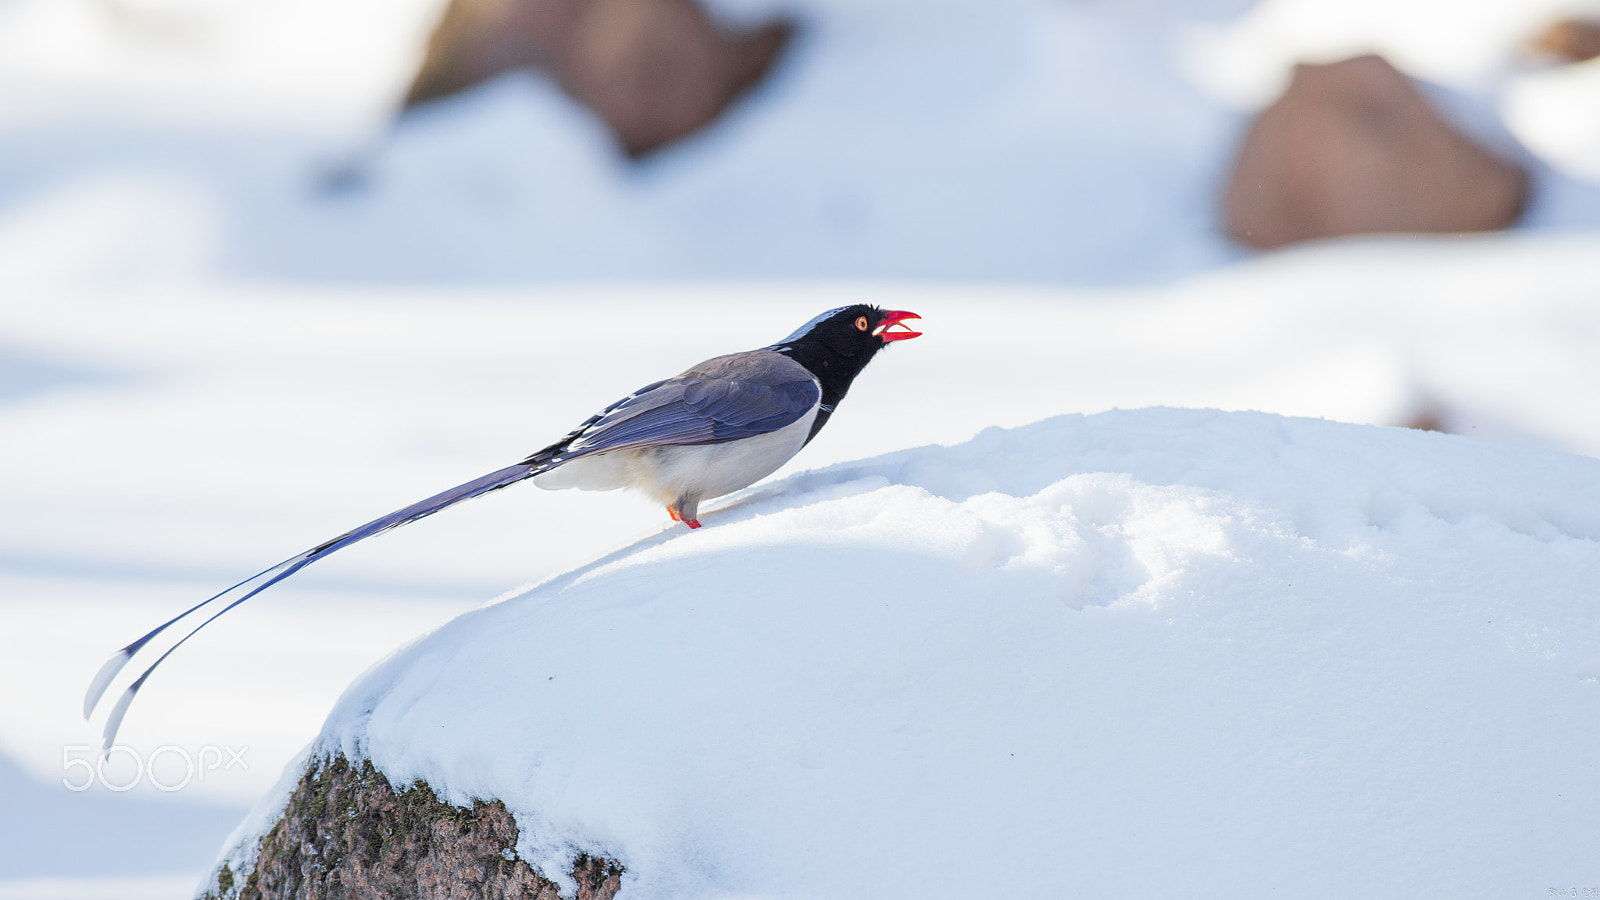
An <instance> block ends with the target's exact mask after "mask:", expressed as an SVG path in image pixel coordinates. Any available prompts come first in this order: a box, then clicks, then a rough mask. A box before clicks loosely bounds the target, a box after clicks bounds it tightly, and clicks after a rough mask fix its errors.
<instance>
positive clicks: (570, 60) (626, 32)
mask: <svg viewBox="0 0 1600 900" xmlns="http://www.w3.org/2000/svg"><path fill="white" fill-rule="evenodd" d="M792 32H793V25H792V23H790V22H787V21H782V20H779V21H773V22H769V23H767V24H765V25H763V26H761V27H760V28H757V29H755V30H753V31H748V32H743V33H737V34H734V33H729V32H727V31H724V30H723V29H720V28H719V27H717V25H716V23H714V22H712V21H711V19H710V17H708V16H707V15H706V13H705V11H704V10H702V9H701V8H700V7H699V6H698V5H696V4H695V3H694V2H693V0H451V2H450V5H449V6H448V7H446V9H445V12H444V16H443V17H442V18H441V19H440V20H439V24H438V25H437V26H436V27H435V29H434V32H433V36H432V38H431V39H430V40H429V42H428V51H427V54H426V56H425V57H424V59H423V61H422V65H421V67H420V68H419V69H418V71H417V75H416V78H415V79H414V80H413V82H412V84H411V88H410V90H409V91H407V93H406V98H405V103H404V105H405V107H407V108H409V107H412V106H415V105H417V104H419V103H423V102H426V101H428V100H432V99H434V98H437V97H443V96H446V95H448V94H452V93H454V92H456V91H459V90H462V89H463V88H467V87H470V86H472V85H474V84H477V83H478V82H480V81H483V80H484V79H486V78H489V77H490V76H493V75H496V74H499V73H501V72H504V71H506V70H508V69H514V68H519V67H528V68H533V69H539V70H542V71H545V72H548V73H549V74H550V75H551V76H552V77H553V78H554V79H555V80H556V83H558V84H559V85H561V88H562V90H564V91H566V93H567V94H568V95H570V96H571V97H572V98H573V99H575V100H577V101H578V102H580V103H582V104H584V105H585V106H587V107H589V108H590V109H591V110H593V111H594V112H595V113H596V114H597V115H598V116H600V118H601V119H603V120H604V121H605V123H606V124H607V125H608V126H609V127H610V129H611V131H612V133H613V134H615V135H616V137H617V140H618V142H619V143H620V144H621V145H622V148H623V150H624V151H625V152H627V154H628V155H629V156H633V157H638V156H643V155H644V154H646V153H649V152H650V151H652V150H655V149H657V148H659V147H661V146H663V145H664V144H667V143H670V142H672V141H674V140H677V139H678V138H681V137H683V136H685V135H687V134H690V133H692V132H694V131H696V130H698V129H699V128H702V127H704V126H705V125H706V124H708V123H710V122H711V121H712V120H714V119H716V117H717V116H718V115H719V114H720V113H721V112H722V111H723V109H725V108H726V107H727V106H728V104H730V103H732V102H733V101H734V99H736V98H737V97H738V96H739V95H740V94H742V93H744V92H745V91H746V90H748V89H749V88H751V87H752V86H754V85H755V84H756V83H757V82H759V81H760V80H761V78H762V76H764V75H765V74H766V73H767V71H768V69H770V68H771V66H772V64H773V62H774V61H775V60H776V59H777V56H778V53H779V52H780V51H781V50H782V49H783V47H784V46H785V45H786V44H787V42H788V40H789V37H790V36H791V34H792Z"/></svg>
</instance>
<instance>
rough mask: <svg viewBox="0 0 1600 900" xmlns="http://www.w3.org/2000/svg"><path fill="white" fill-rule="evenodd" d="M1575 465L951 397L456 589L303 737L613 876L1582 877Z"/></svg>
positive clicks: (1366, 883) (1361, 884) (1598, 653)
mask: <svg viewBox="0 0 1600 900" xmlns="http://www.w3.org/2000/svg"><path fill="white" fill-rule="evenodd" d="M1597 485H1600V461H1596V460H1593V459H1587V458H1580V457H1574V456H1566V455H1562V454H1559V453H1554V452H1549V451H1543V450H1535V449H1529V448H1521V447H1512V446H1508V445H1498V444H1491V443H1486V442H1478V441H1472V440H1467V439H1463V438H1458V437H1452V436H1446V435H1439V434H1431V433H1422V432H1414V431H1406V430H1398V429H1384V428H1375V427H1368V426H1352V425H1340V424H1333V423H1329V422H1323V421H1315V420H1303V419H1288V418H1282V417H1278V416H1271V415H1265V414H1256V413H1219V412H1209V411H1184V410H1165V409H1153V410H1142V411H1127V412H1110V413H1104V414H1100V415H1095V416H1090V417H1080V416H1066V417H1061V418H1056V419H1051V420H1048V421H1045V422H1042V423H1039V424H1036V425H1033V426H1029V427H1025V428H1019V429H1014V430H1000V429H991V430H989V431H986V432H984V433H983V434H981V435H979V436H978V437H977V438H975V439H974V440H972V441H970V442H968V443H966V444H962V445H959V446H955V447H927V448H921V449H915V450H909V451H905V452H900V453H895V454H890V455H887V456H883V457H879V458H876V459H872V460H868V461H864V462H860V463H853V464H845V465H839V466H834V467H831V468H828V469H823V470H820V471H815V472H809V473H805V474H801V475H798V476H795V477H792V478H789V479H787V480H784V481H781V482H778V483H776V484H773V485H771V486H768V487H765V488H756V489H754V490H752V491H749V492H746V493H745V494H743V495H741V496H737V497H735V498H734V499H732V500H731V501H730V502H727V503H724V504H723V505H722V506H721V507H720V509H713V510H711V511H709V512H708V514H707V516H706V523H707V525H708V526H711V527H708V528H705V529H703V530H701V531H700V532H696V533H687V532H682V531H678V530H666V531H663V532H662V533H661V534H660V535H658V536H655V537H652V538H647V539H645V540H643V541H641V542H639V543H636V544H634V545H633V546H630V547H627V548H624V549H622V550H619V551H617V552H616V553H613V554H611V555H609V556H607V557H605V558H603V559H600V560H597V561H595V562H594V563H592V564H590V565H587V566H584V567H582V568H579V569H577V570H575V571H573V572H571V573H569V574H566V575H563V576H560V577H557V578H555V579H552V580H550V581H547V582H545V583H543V584H541V585H538V586H536V587H532V588H530V589H527V590H524V591H522V592H520V593H519V594H518V595H516V596H513V597H511V598H510V599H507V600H505V601H504V602H500V603H497V604H495V605H493V606H489V607H487V608H484V609H482V610H479V611H477V612H474V613H470V614H467V615H465V616H462V617H461V618H459V619H457V620H455V621H454V622H452V623H450V624H449V625H447V626H446V627H444V628H441V629H440V630H439V631H437V632H435V633H434V634H432V635H431V636H429V637H427V638H425V639H423V640H421V641H419V642H418V643H416V644H415V645H413V646H411V647H409V648H406V649H404V650H402V651H400V652H398V653H396V654H395V655H394V656H392V657H391V658H390V659H389V660H388V661H386V662H385V663H383V664H380V665H379V666H377V667H376V668H374V669H373V670H372V671H370V672H369V673H368V674H367V675H366V676H364V677H363V678H362V679H360V680H359V681H358V682H357V683H356V684H355V685H354V686H353V687H352V688H351V689H350V690H349V691H348V692H347V693H346V695H345V696H344V698H343V699H342V700H341V702H340V703H339V705H338V707H337V708H336V709H335V711H334V713H333V714H332V716H331V717H330V719H329V721H328V723H327V725H326V727H325V730H324V732H323V735H322V737H321V738H320V739H319V741H318V743H317V744H316V745H315V746H314V747H313V752H318V753H333V752H343V753H345V754H347V755H350V756H352V757H367V758H370V759H371V760H372V761H373V762H375V763H376V765H377V766H378V768H379V769H380V770H381V771H383V772H384V773H386V774H387V775H388V776H389V777H390V778H392V779H394V780H396V781H397V782H407V781H410V780H412V779H425V780H426V781H427V782H428V783H429V784H430V785H431V786H432V787H433V788H434V789H435V790H437V791H438V792H439V795H440V796H441V797H442V798H444V799H447V800H452V801H455V802H459V803H466V802H468V801H469V800H470V799H471V798H499V799H502V800H504V801H505V803H506V805H507V806H508V807H509V808H510V810H511V811H512V812H513V813H514V814H515V816H516V818H517V821H518V824H519V826H520V828H521V839H520V842H519V844H518V852H519V853H520V854H521V855H522V856H523V857H524V858H526V859H529V860H530V861H534V862H535V863H536V864H538V865H540V866H541V868H543V869H544V871H546V872H562V871H567V870H568V869H569V868H570V865H571V862H572V860H573V859H574V857H575V856H576V855H577V854H578V853H579V852H588V853H591V854H595V855H599V856H606V857H610V858H614V859H617V860H619V861H620V862H622V863H623V864H624V865H625V866H626V867H627V875H626V876H625V878H624V887H623V894H622V896H624V897H629V896H631V897H690V896H693V897H721V896H740V897H766V896H780V895H781V896H792V897H927V896H938V895H942V894H946V893H952V892H955V893H961V894H974V895H981V896H1113V895H1115V896H1135V897H1137V896H1146V897H1149V896H1174V895H1181V896H1235V897H1249V896H1264V895H1268V894H1271V893H1274V892H1276V893H1278V894H1281V895H1288V896H1295V895H1300V896H1304V895H1307V894H1316V895H1322V896H1367V897H1401V896H1420V895H1432V896H1449V895H1452V894H1456V893H1461V894H1471V895H1476V896H1515V895H1518V894H1532V893H1534V892H1540V893H1542V892H1544V891H1545V890H1546V889H1548V888H1550V887H1557V886H1563V885H1569V884H1591V883H1593V882H1594V881H1595V880H1596V879H1597V878H1600V870H1597V868H1596V865H1597V864H1596V862H1595V860H1596V857H1595V855H1594V853H1593V848H1594V846H1595V841H1596V838H1597V837H1600V825H1597V824H1596V822H1595V820H1594V816H1593V811H1594V810H1595V809H1597V808H1600V767H1597V766H1596V765H1595V763H1596V759H1595V756H1596V752H1595V744H1594V741H1593V736H1594V724H1593V723H1594V722H1595V721H1596V714H1597V713H1600V619H1597V616H1596V614H1595V605H1594V594H1595V585H1596V584H1597V583H1600V487H1597ZM299 775H300V768H299V766H293V767H291V769H290V771H289V772H288V773H287V775H286V780H285V785H286V786H287V785H289V784H292V782H293V781H294V780H295V779H297V778H298V777H299ZM283 800H284V793H283V791H282V790H280V791H279V792H277V797H276V799H275V800H269V801H267V803H266V804H265V805H264V806H263V807H262V808H261V810H260V811H259V812H258V817H257V822H256V823H255V824H254V825H252V826H250V827H249V828H247V829H246V834H248V833H249V831H250V829H260V828H261V822H262V821H265V820H269V819H270V818H271V817H272V816H274V815H276V810H277V809H281V804H282V803H283ZM252 843H253V840H243V841H241V843H240V845H239V847H238V848H237V849H236V850H235V851H234V852H233V860H232V861H233V862H234V864H235V865H237V864H238V863H239V862H240V861H241V860H243V861H245V862H247V861H248V855H249V854H248V845H250V844H252Z"/></svg>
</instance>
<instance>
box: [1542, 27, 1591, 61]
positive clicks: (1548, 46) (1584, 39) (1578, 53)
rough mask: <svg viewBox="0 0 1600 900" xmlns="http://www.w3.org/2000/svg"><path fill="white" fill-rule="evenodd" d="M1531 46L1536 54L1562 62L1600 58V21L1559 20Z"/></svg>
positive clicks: (1544, 31) (1546, 29)
mask: <svg viewBox="0 0 1600 900" xmlns="http://www.w3.org/2000/svg"><path fill="white" fill-rule="evenodd" d="M1530 46H1531V49H1532V50H1533V51H1534V52H1535V53H1538V54H1540V55H1542V56H1547V57H1551V58H1553V59H1557V60H1560V61H1562V62H1569V63H1579V62H1588V61H1589V60H1591V59H1594V58H1595V57H1597V56H1600V21H1595V20H1593V19H1558V20H1557V21H1555V22H1551V23H1550V24H1549V26H1547V27H1546V28H1545V29H1544V30H1543V31H1541V32H1539V33H1538V34H1537V35H1535V36H1534V38H1533V40H1532V41H1531V42H1530Z"/></svg>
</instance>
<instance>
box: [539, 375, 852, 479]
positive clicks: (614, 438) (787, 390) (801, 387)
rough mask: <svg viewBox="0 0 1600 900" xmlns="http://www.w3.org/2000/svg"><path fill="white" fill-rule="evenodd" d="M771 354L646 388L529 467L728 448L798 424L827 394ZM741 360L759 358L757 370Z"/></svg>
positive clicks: (600, 416)
mask: <svg viewBox="0 0 1600 900" xmlns="http://www.w3.org/2000/svg"><path fill="white" fill-rule="evenodd" d="M766 355H767V354H761V355H760V356H755V355H754V354H738V355H736V356H735V357H726V358H719V359H717V360H712V361H709V362H708V363H705V364H702V365H701V366H697V367H696V368H695V369H691V370H689V371H688V372H685V373H684V374H682V375H679V376H677V377H675V378H669V379H667V380H666V381H660V382H657V383H655V384H653V385H650V386H648V387H646V388H642V389H640V390H639V391H637V392H635V393H633V394H631V395H629V396H628V397H626V398H624V399H623V400H621V401H618V402H617V403H615V404H613V405H612V406H611V407H609V408H607V409H606V410H605V411H604V412H602V413H601V414H599V415H597V416H595V417H594V418H592V419H590V420H589V421H588V422H585V423H584V425H583V426H581V427H580V428H579V429H578V430H577V431H574V432H573V433H572V434H570V435H568V436H567V438H566V439H564V440H563V441H562V442H561V443H559V444H556V445H553V446H551V447H549V448H547V449H546V450H543V451H540V452H539V453H536V454H534V455H533V456H531V457H529V459H528V462H530V463H537V462H545V461H548V462H550V463H553V464H556V465H559V464H560V463H562V462H566V461H568V460H571V459H576V458H578V457H581V456H590V455H593V454H595V453H605V452H608V451H611V450H624V449H630V448H638V447H659V446H663V445H668V444H716V443H723V442H726V441H736V440H739V439H741V438H748V437H755V436H757V435H762V434H767V433H769V432H773V431H777V430H778V429H780V428H783V427H784V426H786V425H790V424H793V423H794V422H796V421H799V420H800V419H801V418H802V417H804V416H805V414H806V413H807V412H810V410H811V408H812V407H814V406H816V404H817V402H818V401H819V400H821V398H822V389H821V388H820V387H818V386H817V383H816V380H815V379H813V378H812V377H811V376H810V374H809V373H806V372H804V371H803V370H800V371H795V369H790V368H787V367H785V366H782V365H779V366H774V365H771V364H768V363H767V362H766V361H765V360H764V359H762V357H764V356H766ZM771 355H773V356H776V354H771ZM739 356H755V360H754V364H750V363H744V362H743V361H742V360H739V359H737V357H739ZM725 360H734V361H735V362H734V364H729V363H727V362H725ZM784 362H785V363H787V360H784ZM741 363H742V364H741ZM795 368H796V369H797V368H798V366H796V367H795Z"/></svg>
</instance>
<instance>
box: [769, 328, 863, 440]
mask: <svg viewBox="0 0 1600 900" xmlns="http://www.w3.org/2000/svg"><path fill="white" fill-rule="evenodd" d="M882 346H883V345H882V344H881V343H879V344H877V346H871V345H868V346H865V347H863V346H861V345H860V344H857V345H856V346H855V347H851V348H839V347H836V346H834V345H833V343H832V342H829V341H828V340H826V339H825V338H823V337H820V336H812V335H807V336H806V337H803V338H800V339H799V340H795V341H790V342H789V343H786V344H778V345H777V346H774V347H772V348H771V349H772V350H773V351H775V352H777V353H782V354H783V355H784V356H787V357H789V358H790V359H792V360H794V361H795V362H797V363H799V364H800V365H802V366H805V367H806V369H807V370H808V371H810V372H811V374H813V375H815V376H817V381H818V383H820V384H821V385H822V406H821V407H820V408H819V409H818V410H817V418H816V421H814V422H812V423H811V433H810V434H809V435H807V436H806V443H808V444H809V443H810V442H811V439H812V438H814V437H816V436H817V432H819V431H821V430H822V426H823V425H824V424H826V423H827V421H828V416H830V415H832V414H833V410H834V407H836V406H838V405H839V401H840V400H843V399H844V395H845V394H847V393H849V391H850V384H851V382H853V381H855V380H856V376H857V375H860V374H861V370H862V369H864V368H866V367H867V363H869V362H871V361H872V357H873V356H874V355H876V354H877V352H878V350H879V349H880V348H881V347H882Z"/></svg>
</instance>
